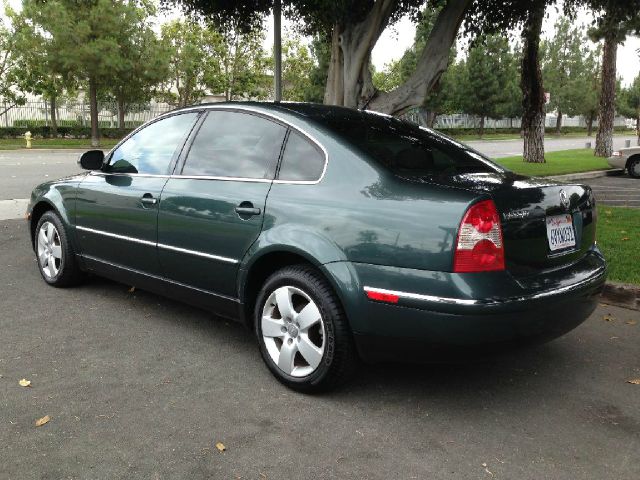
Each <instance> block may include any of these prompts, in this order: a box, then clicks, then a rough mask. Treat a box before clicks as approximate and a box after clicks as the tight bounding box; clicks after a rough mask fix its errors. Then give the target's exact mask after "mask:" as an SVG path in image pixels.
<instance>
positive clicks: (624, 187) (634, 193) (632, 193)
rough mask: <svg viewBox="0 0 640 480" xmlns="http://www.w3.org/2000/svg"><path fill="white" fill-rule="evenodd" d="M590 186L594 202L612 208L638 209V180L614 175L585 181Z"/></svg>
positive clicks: (639, 189)
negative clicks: (594, 196)
mask: <svg viewBox="0 0 640 480" xmlns="http://www.w3.org/2000/svg"><path fill="white" fill-rule="evenodd" d="M585 182H586V183H588V184H589V185H591V187H592V188H593V191H594V193H595V194H596V200H597V201H598V202H599V203H602V204H603V205H611V206H614V207H635V208H640V180H638V179H637V178H631V177H630V176H629V175H626V174H624V175H615V176H607V177H598V178H591V179H589V180H585Z"/></svg>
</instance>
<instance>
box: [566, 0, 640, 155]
mask: <svg viewBox="0 0 640 480" xmlns="http://www.w3.org/2000/svg"><path fill="white" fill-rule="evenodd" d="M574 1H576V2H577V1H579V0H574ZM586 4H587V5H588V6H589V7H590V8H591V9H592V10H593V11H594V12H596V13H597V14H598V16H597V17H596V18H595V20H594V25H593V28H592V29H591V32H590V33H591V37H592V38H593V39H594V40H603V42H604V45H603V50H602V76H601V78H602V87H601V92H600V108H599V113H598V133H597V134H596V148H595V150H594V155H596V156H599V157H609V156H611V154H612V153H613V120H614V117H615V97H616V56H617V49H618V44H620V43H622V42H624V40H625V38H626V37H627V35H628V34H629V33H631V32H636V33H638V32H639V31H640V0H586Z"/></svg>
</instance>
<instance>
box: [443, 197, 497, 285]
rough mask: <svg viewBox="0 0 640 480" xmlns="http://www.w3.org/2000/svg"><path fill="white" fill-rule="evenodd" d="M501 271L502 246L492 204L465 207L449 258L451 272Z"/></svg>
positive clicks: (489, 201) (483, 202) (483, 203)
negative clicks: (451, 255) (451, 266)
mask: <svg viewBox="0 0 640 480" xmlns="http://www.w3.org/2000/svg"><path fill="white" fill-rule="evenodd" d="M494 270H504V244H503V242H502V226H501V225H500V217H499V216H498V210H497V209H496V205H495V204H494V203H493V201H492V200H484V201H482V202H478V203H476V204H475V205H472V206H471V207H469V210H467V213H465V215H464V217H463V219H462V222H461V223H460V229H459V230H458V238H457V240H456V248H455V251H454V255H453V271H454V272H458V273H464V272H488V271H494Z"/></svg>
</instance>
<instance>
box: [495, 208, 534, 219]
mask: <svg viewBox="0 0 640 480" xmlns="http://www.w3.org/2000/svg"><path fill="white" fill-rule="evenodd" d="M528 216H529V210H513V211H511V212H505V213H503V214H502V218H504V220H505V221H506V220H513V219H514V218H525V217H528Z"/></svg>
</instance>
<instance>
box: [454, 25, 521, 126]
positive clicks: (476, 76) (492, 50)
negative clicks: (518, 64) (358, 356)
mask: <svg viewBox="0 0 640 480" xmlns="http://www.w3.org/2000/svg"><path fill="white" fill-rule="evenodd" d="M512 63H513V62H512V59H511V51H510V49H509V42H508V41H507V39H506V38H504V37H502V36H500V35H491V36H488V37H484V38H479V39H478V40H477V42H476V44H475V45H473V46H472V47H471V48H470V49H469V52H468V55H467V58H466V61H465V63H464V66H463V72H464V73H463V74H462V76H461V77H462V79H461V82H460V93H459V96H460V105H461V106H462V109H463V111H464V112H465V113H470V114H472V115H477V116H478V117H480V131H479V133H480V136H482V135H483V134H484V125H485V119H486V118H487V117H490V118H498V117H500V116H501V114H502V113H503V105H505V104H507V102H508V101H509V100H510V98H509V97H508V95H506V94H507V93H509V92H508V90H505V88H504V87H505V85H507V83H508V81H509V77H510V76H513V73H514V72H513V69H512Z"/></svg>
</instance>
